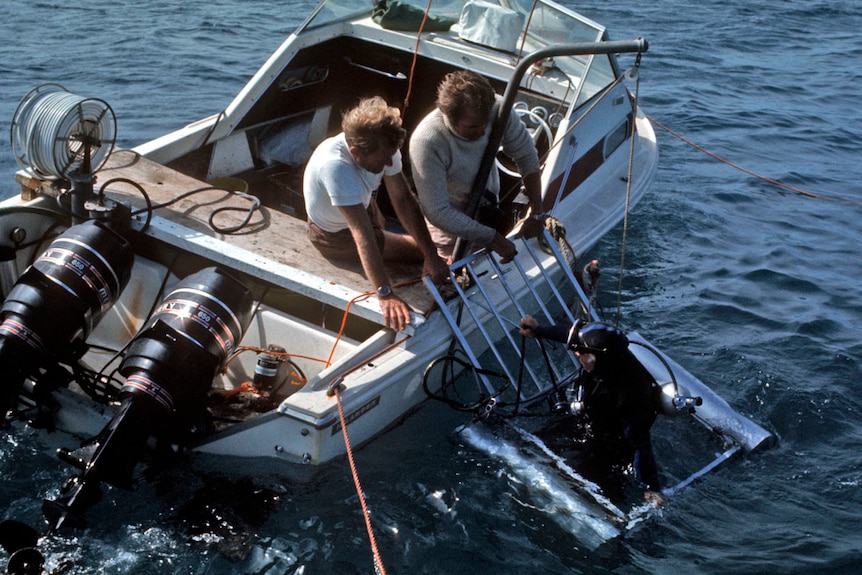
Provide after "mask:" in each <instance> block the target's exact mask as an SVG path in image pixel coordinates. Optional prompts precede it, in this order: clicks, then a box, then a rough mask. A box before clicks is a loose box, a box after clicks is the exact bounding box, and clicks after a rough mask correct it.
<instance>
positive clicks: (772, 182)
mask: <svg viewBox="0 0 862 575" xmlns="http://www.w3.org/2000/svg"><path fill="white" fill-rule="evenodd" d="M647 118H649V121H650V122H652V123H653V124H655V125H656V126H658V127H659V128H661V129H662V130H664V131H665V132H667V133H668V134H670V135H671V136H673V137H675V138H678V139H679V140H681V141H683V142H685V143H686V144H688V145H689V146H691V147H693V148H695V149H696V150H699V151H701V152H703V153H704V154H706V155H707V156H709V157H711V158H714V159H716V160H718V161H719V162H722V163H724V164H727V165H728V166H730V167H732V168H736V169H737V170H739V171H741V172H744V173H746V174H748V175H749V176H754V177H755V178H759V179H761V180H763V181H764V182H769V183H770V184H773V185H776V186H780V187H782V188H785V189H788V190H790V191H792V192H796V193H797V194H802V195H803V196H808V197H809V198H816V199H818V200H828V201H830V202H843V203H846V204H852V205H854V206H862V202H857V201H854V200H846V199H844V198H833V197H830V196H823V195H820V194H815V193H812V192H806V191H805V190H800V189H799V188H795V187H793V186H791V185H789V184H785V183H784V182H779V181H778V180H773V179H772V178H768V177H766V176H762V175H760V174H757V173H755V172H752V171H751V170H747V169H745V168H743V167H741V166H738V165H736V164H734V163H733V162H730V161H728V160H725V159H724V158H722V157H721V156H718V155H716V154H713V153H712V152H710V151H709V150H706V149H704V148H702V147H701V146H698V145H697V144H695V143H694V142H692V141H691V140H687V139H685V138H684V137H683V136H681V135H680V134H677V133H676V132H674V131H673V130H671V129H670V128H668V127H667V126H665V125H663V124H662V123H661V122H658V121H657V120H656V119H655V118H653V117H652V116H647Z"/></svg>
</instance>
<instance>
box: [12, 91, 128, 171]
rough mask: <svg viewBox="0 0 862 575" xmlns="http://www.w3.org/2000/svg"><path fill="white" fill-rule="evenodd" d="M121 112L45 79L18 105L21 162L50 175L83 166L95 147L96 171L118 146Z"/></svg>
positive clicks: (15, 135) (15, 130) (15, 138)
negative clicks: (119, 114) (118, 117)
mask: <svg viewBox="0 0 862 575" xmlns="http://www.w3.org/2000/svg"><path fill="white" fill-rule="evenodd" d="M116 131H117V129H116V117H115V116H114V112H113V110H112V109H111V107H110V106H109V105H108V104H107V102H105V101H104V100H100V99H98V98H83V97H81V96H77V95H75V94H72V93H70V92H68V91H67V90H66V89H65V88H64V87H63V86H61V85H59V84H43V85H41V86H38V87H36V88H34V89H33V90H31V91H30V92H29V93H28V94H27V95H26V96H25V97H24V98H23V99H22V100H21V102H20V103H19V104H18V108H17V109H16V110H15V115H14V116H13V119H12V126H11V143H12V150H13V153H14V154H15V159H16V161H17V162H18V165H19V166H20V167H22V168H24V169H27V170H30V171H31V172H33V173H34V174H36V175H38V176H40V177H45V178H63V177H65V176H66V175H67V174H68V173H69V172H71V171H72V170H75V169H80V168H81V167H82V165H83V163H84V159H85V157H86V155H87V153H86V152H87V150H89V152H90V170H91V171H93V172H95V171H96V170H97V169H98V168H99V167H101V165H102V164H103V163H104V162H105V160H107V158H108V156H109V155H110V153H111V151H112V150H113V148H114V141H115V137H116Z"/></svg>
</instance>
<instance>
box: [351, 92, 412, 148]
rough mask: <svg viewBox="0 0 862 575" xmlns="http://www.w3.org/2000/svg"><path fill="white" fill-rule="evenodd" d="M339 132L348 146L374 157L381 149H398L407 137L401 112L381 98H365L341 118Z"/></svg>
mask: <svg viewBox="0 0 862 575" xmlns="http://www.w3.org/2000/svg"><path fill="white" fill-rule="evenodd" d="M341 130H342V131H343V132H344V137H345V139H346V140H347V145H349V146H356V147H357V148H359V150H360V151H361V152H362V153H363V154H373V153H374V152H376V151H377V150H379V149H380V148H382V147H390V148H394V149H400V148H401V146H402V145H404V140H405V139H406V138H407V130H405V129H404V128H403V127H402V126H401V112H400V111H399V110H398V108H394V107H392V106H390V105H389V104H387V103H386V100H384V99H383V98H381V97H380V96H373V97H371V98H364V99H362V100H360V101H359V104H358V105H357V106H356V107H355V108H352V109H350V110H348V111H347V112H345V113H344V115H343V116H342V117H341Z"/></svg>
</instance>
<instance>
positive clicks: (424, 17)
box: [401, 0, 433, 114]
mask: <svg viewBox="0 0 862 575" xmlns="http://www.w3.org/2000/svg"><path fill="white" fill-rule="evenodd" d="M432 1H433V0H428V6H427V7H426V8H425V14H423V15H422V22H421V23H420V24H419V31H418V32H416V48H414V49H413V63H412V64H410V78H409V79H408V80H407V94H406V95H405V96H404V109H403V110H401V113H402V114H406V113H407V106H409V105H410V92H412V91H413V75H414V74H415V72H416V60H417V58H418V57H419V42H420V41H421V40H422V29H423V28H424V27H425V21H426V20H428V13H429V12H430V11H431V2H432Z"/></svg>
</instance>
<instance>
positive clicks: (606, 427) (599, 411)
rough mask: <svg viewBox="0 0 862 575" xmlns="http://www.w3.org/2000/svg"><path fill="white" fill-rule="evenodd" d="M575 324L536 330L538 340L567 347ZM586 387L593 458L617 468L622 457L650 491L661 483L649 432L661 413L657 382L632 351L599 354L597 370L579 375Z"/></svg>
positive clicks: (541, 327) (585, 398) (656, 489)
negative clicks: (564, 344)
mask: <svg viewBox="0 0 862 575" xmlns="http://www.w3.org/2000/svg"><path fill="white" fill-rule="evenodd" d="M570 329H571V326H567V325H554V326H537V327H536V329H535V330H534V333H535V335H536V337H538V338H545V339H550V340H554V341H559V342H562V343H566V342H567V340H568V336H569V331H570ZM580 383H581V384H582V385H583V388H584V395H583V401H584V411H585V414H586V416H587V418H588V421H589V423H590V429H591V435H592V439H591V441H590V442H589V443H588V447H589V448H590V449H591V451H592V452H593V454H594V455H596V456H598V458H599V459H601V460H602V461H604V462H605V465H604V467H610V466H612V462H613V461H614V460H619V459H620V458H623V459H625V460H626V464H627V463H628V462H630V463H631V464H632V466H633V468H634V471H635V474H636V476H637V478H638V479H639V480H640V481H641V482H643V483H644V484H645V485H646V486H647V488H648V489H650V490H651V491H659V490H660V489H661V484H660V482H659V477H658V467H657V465H656V461H655V456H654V455H653V451H652V441H651V438H650V428H651V427H652V424H653V422H654V421H655V417H656V414H657V411H656V407H655V406H656V401H655V397H656V394H657V393H658V392H659V390H658V388H657V385H656V383H655V379H654V378H653V377H652V376H651V375H650V373H649V372H648V371H647V370H646V368H644V367H643V365H641V363H640V362H639V361H638V360H637V358H636V357H635V356H634V354H632V352H631V351H629V350H628V349H623V350H619V351H615V352H613V353H611V352H608V353H604V354H596V367H595V369H594V370H593V371H592V372H587V371H586V370H584V371H583V372H582V374H581V376H580Z"/></svg>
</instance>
